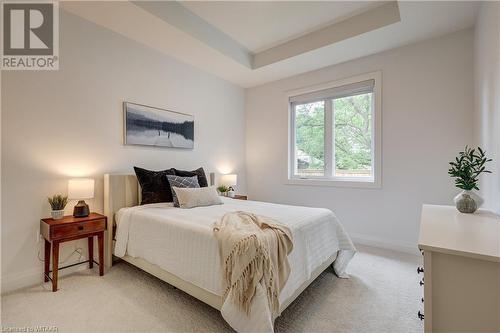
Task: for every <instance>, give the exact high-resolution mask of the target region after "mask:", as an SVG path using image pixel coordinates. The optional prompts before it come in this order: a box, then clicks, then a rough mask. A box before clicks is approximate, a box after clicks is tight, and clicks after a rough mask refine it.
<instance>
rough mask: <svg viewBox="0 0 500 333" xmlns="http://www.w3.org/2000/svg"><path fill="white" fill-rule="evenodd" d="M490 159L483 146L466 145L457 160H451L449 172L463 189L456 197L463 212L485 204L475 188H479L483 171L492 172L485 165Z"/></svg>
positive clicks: (472, 211) (456, 201)
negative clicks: (471, 146)
mask: <svg viewBox="0 0 500 333" xmlns="http://www.w3.org/2000/svg"><path fill="white" fill-rule="evenodd" d="M490 161H491V159H488V158H486V155H485V153H484V151H483V150H482V149H481V148H479V147H478V148H477V150H476V149H471V148H468V147H467V146H466V147H465V150H464V151H461V152H460V153H459V154H458V157H456V158H455V161H452V162H450V166H451V167H450V169H449V170H448V174H449V175H450V176H451V177H453V178H455V186H456V187H458V188H460V189H462V190H463V191H462V192H460V193H459V194H458V195H457V196H456V197H455V199H454V201H455V205H456V206H457V209H458V210H459V211H460V212H461V213H474V212H475V211H476V210H477V209H478V208H479V207H480V206H481V205H482V204H483V202H484V201H483V199H482V198H481V197H480V196H479V195H477V194H476V193H475V192H474V191H473V190H479V187H478V182H479V175H480V174H481V173H483V172H484V173H491V171H489V170H486V166H485V164H486V163H487V162H490Z"/></svg>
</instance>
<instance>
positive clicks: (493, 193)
mask: <svg viewBox="0 0 500 333" xmlns="http://www.w3.org/2000/svg"><path fill="white" fill-rule="evenodd" d="M474 51H475V53H474V58H475V59H474V60H475V66H474V71H475V73H474V74H475V84H476V86H475V88H476V114H475V120H476V126H475V133H474V137H475V139H476V142H477V144H479V145H481V147H483V148H484V149H485V150H486V153H487V155H488V157H490V158H492V159H493V162H492V163H491V164H490V165H489V166H488V169H490V170H491V171H492V172H493V173H492V174H487V175H484V177H482V179H481V183H480V185H481V191H482V195H483V196H484V198H485V206H486V207H488V208H491V209H493V210H494V211H495V212H497V213H498V214H500V2H495V1H491V2H483V3H482V4H481V9H480V11H479V15H478V19H477V23H476V34H475V43H474Z"/></svg>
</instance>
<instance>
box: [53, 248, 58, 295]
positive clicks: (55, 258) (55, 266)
mask: <svg viewBox="0 0 500 333" xmlns="http://www.w3.org/2000/svg"><path fill="white" fill-rule="evenodd" d="M58 269H59V242H58V241H53V242H52V291H57V273H58V272H57V270H58Z"/></svg>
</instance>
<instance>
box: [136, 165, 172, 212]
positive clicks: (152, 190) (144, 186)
mask: <svg viewBox="0 0 500 333" xmlns="http://www.w3.org/2000/svg"><path fill="white" fill-rule="evenodd" d="M134 171H135V175H136V176H137V180H138V181H139V184H140V185H141V194H142V199H141V205H146V204H151V203H157V202H172V201H173V197H172V189H171V188H170V184H169V183H168V178H167V175H175V173H174V169H168V170H163V171H152V170H146V169H142V168H138V167H134Z"/></svg>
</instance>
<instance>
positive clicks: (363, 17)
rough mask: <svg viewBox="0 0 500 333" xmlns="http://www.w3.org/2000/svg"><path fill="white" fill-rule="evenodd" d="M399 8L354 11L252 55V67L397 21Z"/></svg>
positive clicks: (388, 5) (292, 55) (273, 61)
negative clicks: (322, 26)
mask: <svg viewBox="0 0 500 333" xmlns="http://www.w3.org/2000/svg"><path fill="white" fill-rule="evenodd" d="M400 20H401V17H400V15H399V7H398V3H397V2H396V1H392V2H389V3H387V4H384V5H381V6H379V7H376V8H373V9H370V10H368V11H366V12H364V13H361V14H357V15H355V16H352V17H350V18H348V19H345V20H343V21H341V22H338V23H333V24H330V25H328V26H326V27H324V28H322V29H319V30H316V31H313V32H310V33H308V34H306V35H304V36H301V37H298V38H296V39H293V40H290V41H288V42H286V43H283V44H281V45H278V46H275V47H272V48H270V49H268V50H265V51H262V52H259V53H256V54H254V56H253V63H252V68H259V67H262V66H266V65H270V64H272V63H275V62H278V61H281V60H284V59H287V58H291V57H294V56H296V55H299V54H302V53H306V52H309V51H312V50H315V49H319V48H321V47H323V46H327V45H330V44H334V43H337V42H340V41H342V40H345V39H348V38H351V37H354V36H358V35H361V34H364V33H366V32H369V31H373V30H376V29H379V28H382V27H385V26H387V25H389V24H393V23H396V22H399V21H400Z"/></svg>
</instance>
